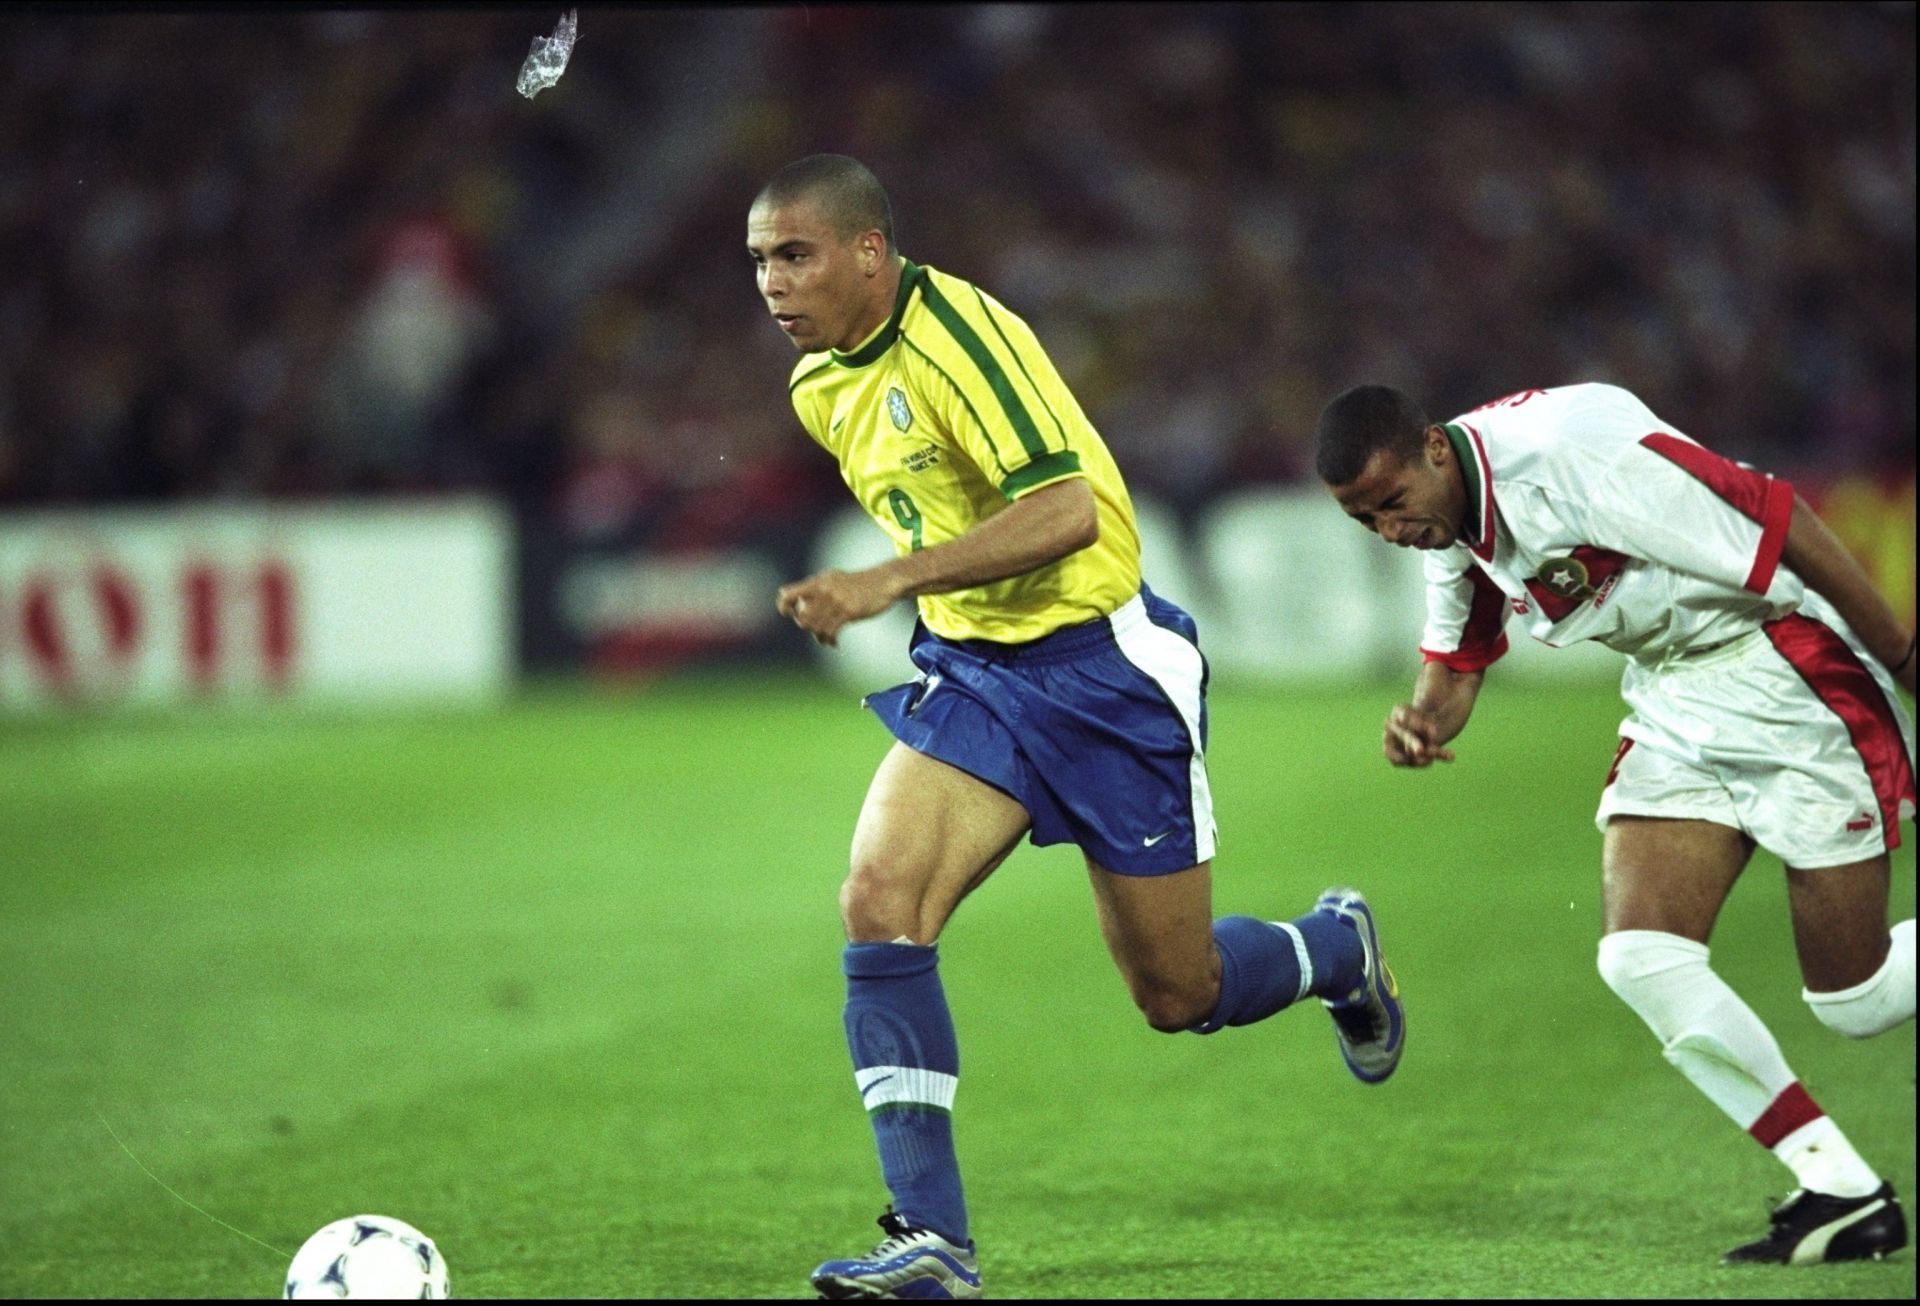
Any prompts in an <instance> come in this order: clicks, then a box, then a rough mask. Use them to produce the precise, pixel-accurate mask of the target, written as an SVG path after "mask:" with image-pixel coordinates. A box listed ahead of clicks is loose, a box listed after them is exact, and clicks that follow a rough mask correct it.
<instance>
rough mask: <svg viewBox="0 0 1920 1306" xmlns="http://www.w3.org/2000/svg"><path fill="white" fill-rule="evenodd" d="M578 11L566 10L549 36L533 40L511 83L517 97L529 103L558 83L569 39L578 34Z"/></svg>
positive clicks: (570, 48)
mask: <svg viewBox="0 0 1920 1306" xmlns="http://www.w3.org/2000/svg"><path fill="white" fill-rule="evenodd" d="M579 30H580V11H579V10H578V9H569V10H567V12H566V15H565V16H564V17H562V18H561V19H560V22H559V24H558V25H557V26H556V27H555V28H554V29H553V35H552V36H536V37H534V38H533V50H532V52H531V53H530V54H528V55H527V61H526V62H525V63H523V64H521V65H520V80H519V81H517V82H515V83H514V86H515V87H516V88H518V90H519V92H520V94H522V95H524V96H526V97H527V98H528V99H529V100H531V99H532V98H533V97H534V96H536V95H538V94H540V92H542V91H544V90H546V89H547V88H548V87H549V86H552V85H553V84H554V83H555V82H557V81H559V80H560V74H561V73H563V72H565V71H567V60H568V59H571V58H572V57H573V39H574V37H575V36H577V35H578V34H579Z"/></svg>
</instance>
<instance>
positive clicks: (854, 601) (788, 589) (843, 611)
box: [776, 568, 900, 648]
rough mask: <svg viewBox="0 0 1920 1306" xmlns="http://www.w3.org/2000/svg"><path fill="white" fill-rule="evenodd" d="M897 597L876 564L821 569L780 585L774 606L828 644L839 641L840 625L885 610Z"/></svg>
mask: <svg viewBox="0 0 1920 1306" xmlns="http://www.w3.org/2000/svg"><path fill="white" fill-rule="evenodd" d="M899 597H900V596H899V594H898V593H897V592H895V590H894V588H893V586H892V585H891V584H890V583H888V581H887V580H886V578H885V577H883V576H881V575H880V574H879V569H878V568H873V569H871V570H868V571H821V572H815V573H814V574H813V575H811V576H809V577H807V578H806V579H805V580H797V581H795V582H793V584H791V585H782V586H781V587H780V595H779V599H778V601H777V603H776V606H777V607H778V608H779V609H780V615H781V616H783V617H791V618H792V619H793V624H794V625H796V626H798V627H800V629H802V630H804V631H806V632H807V633H808V634H809V635H812V636H813V637H814V639H816V640H818V641H819V642H820V643H822V644H825V645H826V646H827V647H828V648H832V647H834V646H835V645H836V644H838V643H839V641H840V628H841V627H842V626H844V625H846V624H847V623H848V622H850V621H864V620H865V619H866V618H868V617H872V616H877V615H879V614H880V613H882V612H885V611H886V610H887V609H888V608H889V607H891V606H893V602H894V600H895V599H897V598H899Z"/></svg>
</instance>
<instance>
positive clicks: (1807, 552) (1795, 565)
mask: <svg viewBox="0 0 1920 1306" xmlns="http://www.w3.org/2000/svg"><path fill="white" fill-rule="evenodd" d="M1780 557H1781V560H1782V561H1784V562H1785V563H1786V564H1787V566H1789V567H1791V568H1792V569H1793V571H1794V574H1795V575H1797V576H1799V577H1800V579H1801V580H1803V581H1805V582H1806V583H1807V585H1808V586H1809V587H1811V588H1812V589H1813V590H1814V591H1816V592H1817V593H1818V594H1820V596H1821V597H1823V598H1825V599H1826V600H1827V602H1829V603H1831V604H1833V607H1834V610H1835V611H1836V612H1838V613H1839V614H1840V618H1841V620H1843V621H1845V622H1846V623H1847V625H1849V626H1851V627H1852V628H1853V633H1854V634H1856V635H1858V636H1859V637H1860V638H1861V640H1862V641H1863V642H1864V643H1865V644H1866V646H1867V649H1868V651H1870V652H1871V653H1872V654H1873V655H1874V656H1875V657H1877V658H1879V659H1880V661H1881V663H1882V664H1883V665H1884V666H1885V667H1886V668H1887V670H1889V671H1891V672H1893V677H1894V679H1895V680H1896V681H1898V682H1899V684H1900V687H1901V688H1902V689H1904V690H1906V691H1907V692H1908V693H1909V694H1911V693H1913V692H1914V688H1913V685H1914V651H1913V632H1912V631H1910V630H1908V629H1907V628H1906V627H1904V626H1902V625H1901V624H1900V618H1898V617H1897V616H1895V615H1894V612H1893V609H1892V608H1891V607H1889V606H1888V605H1887V600H1886V599H1885V597H1884V596H1882V595H1881V593H1880V591H1879V590H1878V589H1876V588H1874V584H1873V582H1872V581H1871V580H1869V579H1867V573H1866V572H1865V571H1863V570H1861V567H1860V564H1859V563H1858V562H1856V561H1855V560H1854V557H1853V554H1852V553H1851V552H1849V551H1848V549H1847V547H1846V545H1844V544H1842V543H1841V542H1840V541H1839V539H1838V538H1837V537H1836V536H1835V535H1834V533H1833V532H1832V531H1831V530H1829V529H1828V527H1827V524H1826V523H1825V522H1823V521H1821V520H1820V515H1819V514H1818V513H1816V512H1815V511H1814V510H1813V509H1812V508H1811V507H1809V506H1808V505H1807V501H1806V500H1805V499H1802V498H1801V497H1800V496H1799V495H1798V494H1797V493H1796V494H1795V495H1794V496H1793V518H1792V520H1791V521H1790V522H1789V523H1788V525H1787V543H1786V547H1785V548H1784V549H1782V550H1781V553H1780Z"/></svg>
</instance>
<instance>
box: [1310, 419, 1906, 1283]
mask: <svg viewBox="0 0 1920 1306" xmlns="http://www.w3.org/2000/svg"><path fill="white" fill-rule="evenodd" d="M1318 439H1319V449H1318V470H1319V473H1320V477H1321V479H1322V480H1324V481H1325V482H1326V483H1327V485H1328V487H1329V489H1331V490H1332V492H1333V495H1334V497H1335V498H1336V499H1337V500H1338V501H1339V503H1340V506H1341V507H1342V508H1343V509H1345V510H1346V512H1347V513H1348V514H1349V515H1350V516H1352V517H1353V518H1354V519H1355V520H1357V521H1359V522H1360V523H1361V525H1363V526H1365V527H1367V528H1368V529H1369V530H1371V531H1373V532H1375V533H1376V534H1378V535H1379V536H1381V538H1383V539H1385V540H1387V541H1388V542H1390V543H1393V544H1396V545H1401V546H1404V547H1411V548H1417V549H1422V550H1426V551H1427V556H1426V560H1425V561H1426V576H1427V624H1426V630H1425V633H1424V636H1423V638H1422V641H1421V643H1422V654H1423V656H1424V658H1425V662H1424V665H1423V666H1422V668H1421V671H1420V676H1419V679H1418V682H1417V684H1416V686H1415V690H1414V696H1413V701H1412V702H1411V703H1407V704H1402V705H1400V706H1398V707H1396V708H1394V709H1393V711H1392V712H1391V713H1390V714H1389V716H1388V718H1387V722H1386V728H1385V734H1384V739H1383V749H1384V751H1385V753H1386V756H1387V760H1388V761H1390V762H1391V763H1393V764H1394V765H1396V766H1413V767H1423V766H1427V765H1429V764H1431V763H1432V762H1435V761H1445V762H1451V761H1452V760H1453V756H1454V754H1453V751H1452V750H1451V749H1450V748H1448V747H1446V745H1447V744H1448V743H1449V742H1450V741H1451V740H1452V739H1453V738H1454V737H1455V736H1457V735H1458V734H1459V733H1460V731H1461V730H1462V729H1463V728H1464V727H1465V726H1466V723H1467V719H1468V717H1469V716H1470V715H1471V713H1472V711H1473V704H1474V701H1475V698H1476V696H1477V695H1478V693H1479V689H1480V684H1481V681H1482V679H1483V677H1484V674H1485V671H1486V668H1487V667H1488V666H1490V665H1491V664H1492V663H1493V662H1494V661H1496V660H1497V659H1498V658H1499V657H1500V656H1501V655H1502V654H1503V653H1504V652H1505V651H1506V648H1507V637H1506V634H1505V630H1504V627H1505V625H1506V622H1507V620H1508V618H1509V616H1510V615H1518V616H1519V617H1521V618H1522V619H1523V620H1524V621H1525V622H1526V623H1527V626H1528V629H1529V631H1530V633H1532V634H1533V636H1534V637H1535V638H1537V639H1540V640H1542V641H1544V642H1545V643H1547V644H1549V645H1553V646H1555V647H1558V646H1561V645H1566V644H1571V643H1576V642H1578V641H1581V640H1596V641H1598V642H1600V643H1602V644H1605V645H1606V646H1607V647H1609V648H1613V649H1617V650H1619V651H1620V652H1622V653H1625V654H1626V655H1627V657H1628V663H1627V669H1626V672H1625V675H1624V677H1623V679H1622V682H1621V692H1622V694H1623V696H1624V697H1625V699H1626V701H1627V704H1628V706H1629V707H1630V708H1631V709H1632V712H1631V714H1630V715H1629V716H1628V718H1627V720H1626V722H1625V723H1624V724H1623V725H1622V727H1621V732H1620V733H1621V743H1620V746H1619V751H1618V752H1617V753H1616V754H1615V756H1614V765H1613V769H1612V770H1611V772H1609V774H1608V775H1607V779H1606V784H1605V786H1604V790H1603V797H1602V799H1601V803H1600V810H1599V814H1598V818H1597V819H1598V823H1599V825H1600V827H1601V829H1602V830H1603V831H1604V833H1605V845H1604V854H1603V858H1604V860H1603V868H1602V869H1603V895H1602V897H1603V907H1604V916H1605V922H1604V937H1603V938H1602V939H1601V942H1600V957H1599V964H1600V973H1601V975H1602V976H1603V977H1604V978H1605V980H1606V982H1607V983H1608V985H1609V986H1610V987H1611V988H1612V989H1613V990H1614V992H1616V993H1617V994H1618V995H1619V996H1620V997H1621V998H1622V999H1623V1000H1624V1001H1625V1002H1626V1003H1627V1004H1628V1005H1629V1006H1630V1007H1632V1008H1633V1010H1634V1011H1635V1012H1636V1013H1637V1014H1638V1015H1639V1016H1640V1017H1641V1019H1643V1020H1644V1021H1645V1022H1646V1023H1647V1025H1648V1026H1649V1027H1650V1028H1651V1029H1652V1030H1653V1032H1654V1034H1655V1035H1656V1036H1657V1037H1658V1038H1659V1039H1660V1040H1661V1042H1662V1044H1663V1046H1664V1050H1665V1054H1666V1057H1667V1060H1669V1061H1671V1062H1672V1063H1673V1064H1674V1065H1675V1066H1676V1067H1678V1068H1679V1069H1680V1071H1681V1072H1682V1073H1683V1074H1685V1075H1686V1076H1687V1078H1688V1079H1690V1080H1691V1081H1692V1082H1693V1083H1694V1084H1695V1085H1696V1086H1697V1087H1698V1088H1699V1089H1700V1090H1701V1091H1702V1092H1704V1093H1705V1094H1706V1095H1707V1096H1708V1097H1709V1098H1711V1099H1712V1100H1713V1101H1714V1103H1715V1104H1717V1105H1718V1106H1719V1107H1720V1108H1721V1109H1722V1110H1723V1111H1725V1112H1726V1113H1727V1114H1728V1115H1729V1116H1731V1117H1732V1118H1733V1119H1734V1120H1735V1121H1736V1122H1737V1123H1738V1124H1740V1126H1741V1127H1742V1128H1744V1129H1746V1130H1747V1131H1748V1132H1749V1133H1750V1134H1751V1135H1752V1136H1753V1137H1754V1138H1755V1139H1757V1140H1758V1141H1759V1142H1760V1143H1761V1144H1763V1145H1764V1146H1766V1147H1768V1148H1770V1149H1771V1150H1772V1151H1773V1152H1774V1153H1775V1155H1777V1156H1778V1157H1779V1158H1780V1159H1781V1160H1782V1161H1783V1162H1785V1163H1786V1164H1787V1165H1788V1166H1789V1167H1790V1168H1791V1169H1793V1171H1794V1173H1795V1175H1796V1176H1797V1177H1798V1179H1799V1182H1800V1188H1799V1190H1798V1191H1796V1192H1795V1193H1794V1195H1793V1196H1792V1197H1790V1198H1789V1199H1788V1200H1787V1201H1786V1202H1785V1203H1783V1204H1782V1205H1781V1206H1780V1207H1779V1208H1778V1209H1777V1210H1776V1211H1775V1212H1774V1214H1773V1220H1772V1227H1771V1229H1770V1231H1769V1233H1768V1235H1767V1237H1765V1238H1763V1239H1760V1240H1759V1241H1757V1242H1754V1243H1751V1244H1748V1245H1746V1246H1743V1247H1740V1248H1736V1249H1735V1250H1734V1251H1732V1252H1729V1253H1728V1254H1727V1256H1726V1258H1725V1259H1727V1260H1729V1261H1736V1262H1740V1261H1758V1262H1775V1263H1781V1264H1788V1263H1791V1264H1808V1263H1813V1262H1818V1261H1823V1260H1826V1261H1834V1260H1851V1259H1859V1258H1863V1257H1879V1256H1883V1255H1885V1254H1886V1253H1887V1252H1890V1251H1893V1250H1895V1249H1897V1248H1899V1247H1902V1246H1905V1244H1906V1221H1905V1218H1904V1215H1903V1214H1902V1212H1901V1209H1900V1204H1899V1201H1898V1200H1897V1199H1896V1198H1895V1196H1894V1194H1893V1189H1892V1187H1891V1185H1889V1184H1887V1183H1885V1182H1883V1181H1882V1180H1881V1178H1880V1177H1879V1175H1877V1174H1876V1173H1875V1172H1874V1171H1873V1169H1872V1168H1871V1167H1870V1166H1868V1165H1867V1163H1866V1162H1865V1161H1864V1160H1863V1159H1862V1158H1861V1157H1860V1155H1859V1154H1858V1153H1857V1152H1856V1151H1855V1150H1854V1149H1853V1147H1852V1145H1851V1144H1850V1143H1849V1142H1848V1141H1847V1139H1846V1137H1845V1136H1844V1135H1843V1134H1842V1133H1841V1132H1840V1130H1839V1129H1838V1127H1837V1126H1835V1125H1834V1123H1833V1122H1832V1121H1831V1120H1830V1119H1829V1118H1828V1117H1827V1116H1826V1115H1825V1113H1824V1112H1822V1111H1821V1109H1820V1108H1819V1107H1818V1106H1817V1105H1815V1104H1814V1102H1813V1100H1812V1098H1810V1097H1809V1096H1808V1095H1807V1093H1806V1091H1805V1089H1804V1088H1802V1087H1801V1085H1800V1083H1799V1082H1798V1080H1797V1079H1796V1077H1795V1076H1794V1073H1793V1071H1792V1070H1791V1069H1789V1068H1788V1066H1787V1064H1786V1061H1785V1059H1784V1058H1783V1057H1782V1056H1781V1053H1780V1049H1779V1047H1778V1045H1777V1044H1776V1043H1775V1042H1774V1039H1773V1036H1772V1035H1771V1034H1770V1033H1769V1032H1768V1031H1767V1029H1766V1027H1765V1026H1764V1025H1763V1024H1762V1023H1761V1022H1760V1020H1759V1018H1758V1017H1757V1016H1756V1015H1755V1014H1754V1013H1753V1011H1752V1009H1751V1008H1749V1007H1748V1006H1747V1005H1746V1004H1745V1003H1744V1002H1743V1001H1741V999H1740V998H1739V997H1738V995H1736V994H1735V993H1734V992H1733V990H1732V989H1731V988H1729V987H1728V986H1727V984H1726V983H1725V981H1723V980H1722V979H1721V978H1720V977H1719V976H1718V975H1716V974H1715V973H1714V971H1713V969H1712V968H1711V966H1710V965H1709V963H1708V956H1709V952H1708V948H1707V940H1708V937H1709V935H1710V933H1711V931H1712V928H1713V923H1714V920H1715V918H1716V917H1717V916H1718V914H1719V911H1720V907H1721V905H1722V904H1723V903H1724V902H1725V900H1726V897H1727V894H1728V892H1729V891H1730V890H1731V889H1732V887H1733V883H1734V881H1735V880H1736V879H1737V878H1738V877H1739V875H1740V872H1741V870H1742V869H1743V868H1744V867H1745V865H1746V862H1747V859H1748V857H1749V856H1750V854H1751V852H1752V849H1753V847H1754V845H1755V844H1758V845H1759V846H1761V847H1764V848H1766V849H1767V850H1768V851H1770V852H1773V853H1775V854H1777V855H1779V856H1780V858H1781V859H1782V860H1783V861H1784V862H1785V863H1786V865H1787V882H1788V890H1789V902H1790V905H1791V909H1792V913H1793V926H1794V942H1795V947H1796V950H1797V952H1798V954H1799V962H1800V970H1801V974H1802V976H1803V978H1804V980H1805V982H1806V987H1805V988H1804V989H1803V990H1802V994H1803V996H1804V998H1805V999H1806V1001H1807V1002H1808V1004H1809V1005H1810V1006H1811V1007H1812V1008H1813V1011H1814V1013H1815V1015H1817V1016H1818V1017H1819V1018H1820V1020H1821V1021H1823V1022H1824V1023H1825V1024H1827V1025H1829V1026H1831V1027H1832V1028H1834V1029H1836V1030H1839V1031H1840V1032H1842V1033H1844V1034H1847V1035H1849V1036H1852V1037H1856V1038H1865V1037H1869V1036H1871V1035H1874V1034H1878V1033H1881V1032H1883V1031H1885V1030H1887V1029H1890V1028H1892V1027H1894V1026H1895V1025H1898V1024H1900V1023H1901V1022H1903V1021H1906V1020H1910V1019H1911V1018H1912V1017H1913V1013H1914V922H1913V921H1912V920H1905V921H1902V922H1900V923H1899V924H1898V925H1896V926H1894V927H1893V929H1892V930H1891V931H1889V930H1888V929H1887V882H1888V873H1889V858H1888V856H1887V852H1888V850H1889V849H1891V848H1895V847H1898V846H1899V842H1900V829H1899V823H1900V822H1901V821H1903V820H1905V821H1911V820H1912V819H1913V812H1914V740H1913V724H1912V721H1911V719H1910V718H1909V717H1908V715H1907V712H1906V710H1905V708H1904V707H1903V705H1902V704H1901V702H1900V699H1899V698H1898V696H1897V695H1896V694H1895V692H1894V685H1895V683H1896V682H1897V683H1898V684H1900V685H1901V686H1903V687H1904V688H1905V689H1906V690H1907V692H1908V693H1912V692H1913V689H1914V641H1913V636H1912V632H1910V631H1908V630H1907V629H1906V628H1905V627H1904V626H1903V625H1902V624H1901V622H1900V620H1899V619H1898V618H1897V617H1896V616H1895V615H1894V613H1893V611H1892V610H1891V609H1890V608H1889V607H1888V605H1887V603H1886V600H1885V599H1884V598H1882V597H1881V595H1880V594H1879V593H1878V591H1876V590H1875V589H1874V587H1873V585H1872V583H1871V582H1870V581H1869V580H1868V579H1867V577H1866V575H1865V574H1864V573H1863V572H1862V571H1861V570H1860V567H1859V565H1858V564H1857V563H1855V562H1854V560H1853V558H1852V557H1851V555H1849V554H1848V553H1847V551H1846V549H1845V548H1844V547H1843V546H1842V545H1841V544H1840V543H1839V541H1838V540H1836V539H1835V538H1834V536H1833V535H1832V533H1831V532H1830V531H1828V530H1827V528H1826V527H1825V525H1824V524H1823V523H1822V522H1821V521H1820V519H1819V518H1818V517H1817V516H1816V515H1815V514H1814V513H1813V511H1812V510H1811V509H1810V508H1808V507H1807V505H1806V503H1805V502H1804V501H1803V500H1802V499H1800V498H1799V496H1798V495H1796V494H1795V493H1794V491H1793V488H1792V486H1790V485H1789V484H1787V482H1785V481H1782V480H1779V479H1776V478H1774V477H1771V476H1767V475H1764V474H1762V473H1760V472H1757V471H1754V470H1752V469H1751V468H1748V467H1745V466H1742V465H1740V464H1738V463H1734V462H1731V461H1729V460H1727V459H1725V458H1722V457H1720V456H1719V455H1717V454H1714V453H1712V452H1710V451H1709V450H1707V449H1705V448H1702V447H1701V446H1700V445H1699V444H1697V443H1695V442H1694V441H1693V440H1691V439H1689V438H1687V437H1686V436H1685V435H1683V434H1681V433H1680V432H1679V431H1678V430H1676V429H1675V428H1674V427H1673V426H1672V425H1670V424H1668V423H1666V422H1663V421H1661V420H1660V419H1659V418H1658V417H1656V416H1654V414H1653V413H1652V412H1651V411H1649V410H1648V408H1647V407H1646V405H1645V404H1643V403H1641V402H1640V401H1639V400H1638V399H1637V398H1635V397H1634V396H1633V395H1631V394H1629V393H1627V392H1626V391H1625V390H1621V389H1619V388H1618V387H1615V386H1608V385H1574V386H1564V387H1557V388H1554V389H1550V390H1526V391H1522V392H1520V393H1518V394H1514V395H1509V396H1507V397H1506V398H1504V399H1499V400H1495V401H1494V402H1492V403H1490V404H1486V405H1484V406H1482V407H1480V408H1476V409H1474V410H1473V411H1471V412H1469V413H1466V414H1463V415H1462V416H1460V417H1458V418H1456V419H1455V420H1454V421H1452V422H1449V423H1446V424H1444V425H1434V424H1431V423H1429V422H1428V420H1427V418H1426V416H1425V414H1424V413H1423V412H1422V411H1421V409H1420V407H1419V405H1417V404H1415V403H1414V402H1413V401H1412V400H1411V399H1409V398H1408V397H1407V396H1406V395H1404V394H1401V393H1400V392H1399V391H1396V390H1392V389H1390V388H1387V387H1385V386H1360V387H1357V388H1355V389H1352V390H1349V391H1347V392H1346V393H1344V394H1342V395H1340V396H1339V397H1338V398H1336V399H1335V400H1334V401H1333V402H1332V403H1330V404H1328V405H1327V407H1326V410H1325V411H1324V412H1323V413H1322V414H1321V416H1320V423H1319V432H1318ZM1889 673H1891V674H1889Z"/></svg>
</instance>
